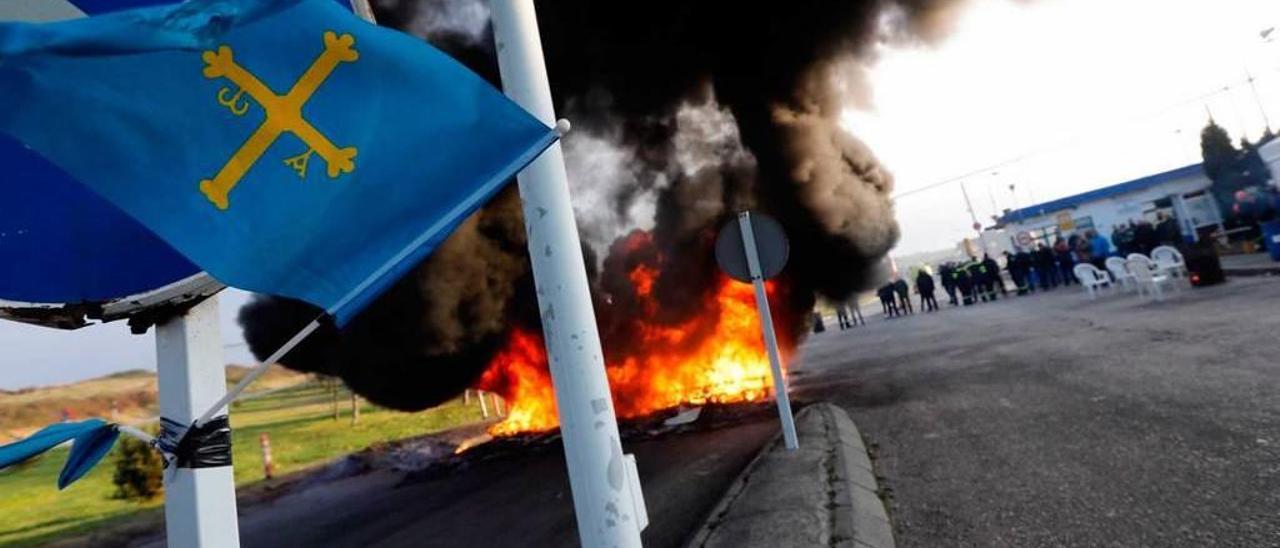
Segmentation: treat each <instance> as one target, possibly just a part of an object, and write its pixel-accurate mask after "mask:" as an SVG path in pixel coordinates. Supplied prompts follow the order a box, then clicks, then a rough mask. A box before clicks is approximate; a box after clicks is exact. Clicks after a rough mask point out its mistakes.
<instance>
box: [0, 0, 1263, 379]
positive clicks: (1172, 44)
mask: <svg viewBox="0 0 1280 548" xmlns="http://www.w3.org/2000/svg"><path fill="white" fill-rule="evenodd" d="M1274 26H1280V2H1277V1H1276V0H1123V1H1117V0H1034V1H1031V2H1012V1H1010V0H973V4H972V6H971V7H970V9H968V10H967V11H965V12H963V14H962V16H961V17H960V19H959V20H958V21H957V22H956V27H955V30H954V32H953V33H952V34H951V35H950V36H949V38H947V39H946V40H944V41H942V42H940V43H938V44H933V45H930V46H922V45H917V46H896V47H886V48H884V49H883V50H882V51H881V52H880V55H879V58H878V62H877V63H876V64H875V66H874V67H873V68H872V69H871V74H870V84H871V86H872V93H873V101H872V103H871V105H870V106H869V107H868V108H863V109H851V110H848V111H847V112H846V113H845V117H844V122H845V127H846V128H847V129H849V130H850V131H851V132H852V133H854V134H855V135H858V136H859V137H861V138H863V139H864V140H865V141H867V142H868V144H870V145H871V147H872V148H873V150H875V151H876V153H877V154H878V155H879V156H880V158H881V160H882V161H883V162H884V163H885V164H886V165H887V166H888V168H889V169H890V170H891V171H893V172H894V174H895V177H896V185H897V191H896V194H897V195H898V198H896V199H895V206H896V209H897V217H898V220H899V223H900V224H901V226H902V239H901V241H900V243H899V245H898V247H897V248H896V249H895V250H894V252H893V253H894V254H895V255H902V254H909V253H915V252H921V251H932V250H938V249H944V248H950V247H952V246H954V245H955V244H956V243H957V242H958V241H959V240H960V239H961V238H963V237H964V236H966V235H967V234H968V233H969V232H970V225H971V224H972V221H971V220H970V216H969V213H968V211H967V209H966V208H965V205H964V199H963V197H962V195H961V190H960V189H961V187H960V185H959V182H960V181H963V182H964V184H965V188H967V189H968V191H969V195H970V198H971V199H972V201H973V206H974V209H975V213H976V215H977V216H978V217H979V219H980V220H981V221H983V222H987V223H989V221H990V217H991V215H992V213H993V212H998V211H1000V210H1001V209H1003V208H1008V207H1025V206H1028V205H1032V204H1034V203H1039V202H1044V201H1048V200H1051V199H1054V198H1058V197H1062V196H1067V195H1070V194H1075V193H1078V192H1083V191H1086V190H1090V189H1093V188H1098V187H1102V186H1107V185H1110V184H1114V183H1119V182H1123V181H1126V180H1130V179H1133V178H1137V177H1141V176H1144V175H1149V174H1152V173H1156V172H1158V171H1162V170H1166V169H1171V168H1174V167H1180V166H1184V165H1188V164H1192V163H1196V162H1197V161H1198V155H1199V148H1198V146H1199V145H1198V142H1199V132H1200V129H1201V128H1202V127H1203V126H1204V124H1205V122H1206V119H1207V116H1208V114H1207V112H1211V113H1212V115H1213V116H1214V118H1215V119H1216V120H1217V121H1218V123H1219V124H1221V125H1223V126H1224V127H1225V128H1226V129H1227V130H1228V131H1229V132H1230V133H1231V134H1232V135H1233V137H1235V138H1237V139H1238V138H1239V137H1240V136H1241V135H1242V134H1245V135H1248V136H1249V137H1250V138H1257V136H1258V135H1259V134H1260V133H1261V132H1262V128H1263V127H1264V122H1263V114H1262V113H1261V112H1260V109H1259V102H1261V107H1262V111H1265V112H1266V114H1267V116H1269V117H1270V118H1271V120H1272V121H1273V122H1272V126H1273V127H1280V36H1278V37H1277V38H1275V39H1274V40H1273V41H1272V42H1269V43H1268V42H1264V41H1263V40H1262V38H1261V37H1260V36H1259V32H1260V31H1262V30H1263V29H1266V28H1268V27H1274ZM1277 35H1280V31H1277ZM1246 71H1247V72H1249V73H1252V74H1253V75H1254V76H1255V78H1256V82H1255V84H1256V87H1257V90H1258V94H1257V99H1255V96H1254V94H1253V93H1252V92H1251V90H1250V88H1249V86H1248V85H1247V84H1246V83H1245V79H1246ZM1206 109H1207V111H1206ZM1012 159H1017V161H1012V162H1011V161H1010V160H1012ZM961 176H963V177H961ZM1011 184H1012V185H1014V191H1012V192H1011V191H1010V189H1009V185H1011ZM926 188H927V189H928V190H922V191H921V190H919V189H926ZM219 298H220V308H221V325H222V339H223V343H224V344H223V351H224V353H225V356H226V359H227V361H228V363H250V362H251V356H249V353H248V352H247V350H246V348H245V346H244V343H243V339H242V337H241V334H240V329H239V327H238V326H237V325H236V323H235V316H236V312H237V311H238V310H239V307H240V306H241V305H242V304H243V303H244V302H245V301H246V300H247V298H248V295H247V294H246V293H244V292H241V291H236V290H227V291H224V292H223V293H222V294H221V295H220V297H219ZM154 344H155V342H154V337H153V336H152V334H151V333H148V334H146V335H140V336H139V335H131V334H129V331H128V327H127V326H126V325H124V324H123V323H119V322H117V323H113V324H107V325H98V326H92V327H88V328H84V329H81V330H77V331H69V332H67V331H57V330H52V329H46V328H40V327H33V326H27V325H22V324H17V323H13V322H0V388H4V389H14V388H21V387H26V386H33V385H46V384H55V383H66V382H72V381H76V380H80V379H85V378H91V377H95V376H99V375H102V374H106V373H110V372H113V371H119V370H124V369H139V368H140V369H155V359H154Z"/></svg>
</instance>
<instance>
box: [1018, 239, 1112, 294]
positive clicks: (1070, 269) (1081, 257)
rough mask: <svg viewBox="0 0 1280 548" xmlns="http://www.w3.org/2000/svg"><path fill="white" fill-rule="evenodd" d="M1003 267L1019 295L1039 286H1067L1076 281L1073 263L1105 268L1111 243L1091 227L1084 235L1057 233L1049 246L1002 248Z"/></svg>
mask: <svg viewBox="0 0 1280 548" xmlns="http://www.w3.org/2000/svg"><path fill="white" fill-rule="evenodd" d="M1004 255H1005V268H1006V269H1007V270H1008V271H1009V278H1010V279H1012V280H1013V285H1015V286H1017V288H1018V294H1019V295H1026V294H1027V293H1034V292H1035V291H1036V288H1037V287H1039V288H1040V290H1041V291H1048V290H1050V289H1054V288H1056V287H1058V286H1060V285H1063V286H1067V285H1071V284H1074V283H1079V280H1077V279H1076V275H1075V267H1076V265H1078V264H1081V263H1089V264H1092V265H1093V266H1095V267H1097V268H1098V269H1099V270H1105V269H1106V264H1105V261H1106V259H1107V257H1109V256H1110V255H1111V244H1110V243H1109V242H1107V239H1106V238H1103V237H1102V236H1100V235H1099V234H1098V233H1097V232H1096V231H1094V230H1088V231H1086V232H1085V233H1084V235H1080V234H1072V235H1071V236H1070V237H1069V238H1066V239H1063V238H1062V237H1058V238H1057V239H1056V240H1054V242H1053V247H1049V246H1047V245H1045V244H1040V245H1039V246H1037V247H1036V248H1035V249H1032V250H1027V249H1024V248H1022V247H1018V248H1016V250H1015V251H1014V252H1007V251H1006V252H1005V254H1004Z"/></svg>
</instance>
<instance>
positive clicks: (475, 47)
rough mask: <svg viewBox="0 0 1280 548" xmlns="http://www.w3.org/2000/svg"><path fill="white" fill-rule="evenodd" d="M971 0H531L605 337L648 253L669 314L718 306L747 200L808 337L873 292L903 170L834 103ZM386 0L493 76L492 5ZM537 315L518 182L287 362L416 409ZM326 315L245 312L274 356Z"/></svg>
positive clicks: (468, 379)
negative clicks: (776, 224) (719, 246)
mask: <svg viewBox="0 0 1280 548" xmlns="http://www.w3.org/2000/svg"><path fill="white" fill-rule="evenodd" d="M963 1H964V0H829V1H818V0H792V1H790V2H785V3H773V2H769V3H764V2H741V1H728V0H703V1H688V0H651V1H648V2H601V1H598V0H542V1H539V2H537V8H538V14H539V23H540V26H541V31H542V36H543V41H544V48H545V52H546V56H547V63H548V70H549V73H550V75H551V79H552V89H553V92H554V94H555V99H556V106H557V111H558V112H560V113H561V114H563V115H564V116H566V117H568V118H570V119H571V120H572V121H573V123H574V128H575V130H574V132H573V133H571V134H570V135H569V136H568V138H567V139H566V140H565V143H564V147H565V151H566V157H567V162H568V164H569V168H570V176H571V179H572V181H573V185H574V189H573V190H574V196H575V206H576V207H577V208H578V209H579V211H578V213H579V223H580V229H581V230H582V232H583V240H584V243H585V244H586V248H585V251H586V252H587V253H588V254H589V256H588V264H589V266H590V267H592V268H594V267H596V266H597V265H599V267H600V271H599V273H596V272H593V273H592V280H593V285H594V290H595V297H596V301H597V311H598V313H599V315H600V321H601V324H602V326H603V329H602V334H603V337H604V344H605V347H606V352H609V350H610V347H611V346H614V347H618V346H625V341H624V340H623V338H625V336H626V333H625V330H621V332H619V331H618V330H614V329H611V328H610V326H614V325H625V324H626V318H627V317H628V316H629V315H630V312H631V310H630V309H629V307H631V306H638V304H637V303H636V299H635V298H634V288H631V287H630V283H631V282H630V280H629V279H628V278H627V274H628V273H629V272H630V269H631V268H633V267H634V266H635V265H636V264H648V265H653V266H657V267H659V268H660V271H661V275H660V277H659V278H658V279H657V281H656V283H655V285H654V289H653V295H654V297H655V298H656V299H657V301H658V303H659V307H660V308H659V310H661V311H662V318H661V319H662V321H670V322H673V323H674V322H681V321H683V320H685V319H687V318H688V317H689V316H690V315H693V314H698V313H700V312H702V310H701V307H700V303H701V302H702V300H701V299H700V298H699V297H701V296H703V295H705V293H706V292H707V291H709V290H710V288H711V287H712V285H713V283H714V281H715V279H716V276H717V274H716V270H715V265H714V262H713V259H712V255H711V253H710V246H711V242H712V241H713V239H714V235H715V229H716V228H717V227H718V225H719V224H720V223H722V222H723V221H724V220H726V219H728V218H729V217H730V216H731V215H732V213H733V212H734V211H737V210H739V209H741V208H745V207H754V208H757V209H760V210H763V211H766V212H768V213H770V214H772V215H774V216H775V217H777V218H778V219H779V220H780V221H781V222H782V224H783V225H784V227H785V228H786V230H787V232H788V234H789V235H790V237H791V241H792V255H791V257H792V259H791V263H790V265H789V266H788V269H787V271H786V273H785V274H784V276H785V283H786V285H787V287H788V289H789V291H788V292H787V294H788V295H789V302H788V303H787V306H786V307H784V310H782V311H781V314H780V318H779V319H780V321H785V322H790V323H791V324H792V325H791V327H793V328H796V329H792V331H793V332H801V331H802V329H801V328H798V327H802V326H800V325H799V324H801V323H802V322H803V321H804V319H803V318H804V317H805V316H806V313H807V311H808V310H809V309H810V308H811V307H812V305H813V302H814V300H815V299H816V297H817V296H825V297H829V298H835V299H841V298H846V297H848V296H849V295H850V294H851V293H852V292H853V291H855V290H858V289H861V288H862V287H863V286H864V285H865V284H866V283H867V282H868V278H869V277H870V276H871V269H872V268H873V266H874V265H875V264H876V263H877V262H878V261H879V259H881V258H882V257H883V256H884V254H885V253H887V252H888V250H889V249H890V248H891V247H892V245H893V244H894V242H895V241H896V239H897V236H898V228H897V224H896V222H895V221H894V217H893V208H892V204H891V202H890V200H889V194H890V191H891V189H892V187H893V179H892V176H891V175H890V174H889V173H888V171H887V170H886V169H885V168H884V167H883V166H881V165H880V163H879V162H878V161H877V160H876V158H875V157H874V155H873V154H872V153H871V152H870V150H869V149H868V148H867V147H866V146H865V145H864V144H863V143H862V142H861V141H859V140H858V139H856V138H855V137H854V136H852V135H850V134H848V133H847V132H846V131H845V130H844V129H842V128H841V125H840V114H841V112H842V111H843V110H844V109H845V108H846V107H848V106H855V105H861V106H866V105H867V104H869V102H870V93H869V91H868V90H867V88H866V87H865V86H864V83H863V79H864V71H865V69H866V67H867V66H868V64H869V63H870V62H872V61H873V57H874V49H875V47H876V46H877V45H878V44H881V43H884V42H886V41H904V40H922V41H930V40H933V39H935V38H937V37H939V36H940V35H942V34H943V33H944V32H945V30H946V28H945V27H946V25H947V24H948V22H949V21H950V20H951V12H952V11H953V10H955V9H957V6H959V5H960V4H961V3H962V2H963ZM376 8H377V16H378V19H379V23H380V24H383V25H386V26H391V27H396V28H400V29H403V30H406V31H407V32H412V33H415V34H418V35H419V36H423V37H425V38H426V39H428V40H429V41H431V42H432V43H433V44H435V45H436V46H437V47H440V48H442V49H444V50H445V51H447V52H449V53H450V54H451V55H453V56H454V57H456V58H458V59H459V60H461V61H462V62H464V63H466V64H467V65H468V66H469V67H471V68H472V69H473V70H475V71H476V72H477V73H479V74H481V75H482V76H484V77H486V78H488V79H489V80H490V81H492V82H495V83H496V82H497V80H498V78H497V66H496V61H495V60H494V56H493V52H492V43H493V41H492V31H491V28H490V27H489V26H488V24H487V15H488V9H487V5H486V4H485V3H484V2H482V1H478V0H420V1H412V0H384V1H382V2H380V3H379V4H378V5H377V6H376ZM636 228H639V229H643V230H646V231H648V232H649V233H650V236H649V238H650V239H649V240H647V244H646V245H644V246H635V245H627V242H626V241H625V240H622V239H620V238H623V237H625V236H626V235H628V234H629V233H631V231H632V230H634V229H636ZM633 238H634V235H633ZM615 239H618V240H617V242H615ZM595 254H599V258H600V261H597V260H596V255H595ZM633 254H634V255H633ZM629 295H630V296H631V297H628V296H629ZM535 312H536V307H535V303H534V298H533V294H532V283H531V278H530V274H529V266H528V262H527V259H526V258H525V240H524V232H523V229H522V219H521V217H520V210H519V207H518V201H517V198H516V196H515V195H514V192H512V191H511V189H509V190H508V192H505V193H503V194H502V195H501V196H500V197H499V198H498V199H496V200H495V201H494V203H492V204H490V205H489V206H488V207H486V209H485V210H483V211H481V212H480V213H478V214H477V215H476V217H474V218H472V219H471V220H469V221H468V222H467V223H466V224H465V225H464V226H463V227H462V228H461V229H460V230H459V231H458V232H457V233H456V234H455V235H454V236H452V237H451V238H450V239H449V240H448V242H447V243H446V244H445V245H444V246H443V247H442V248H441V249H440V250H439V251H437V252H436V253H435V254H434V255H433V256H432V257H430V258H429V259H428V260H426V261H425V262H424V263H423V264H422V265H421V266H419V267H418V268H417V269H416V270H415V271H414V272H413V273H412V274H411V275H410V276H408V277H407V278H406V279H405V280H403V281H401V282H400V283H399V284H398V285H397V286H396V287H395V288H394V289H393V290H392V291H390V292H389V293H388V294H387V295H385V296H383V297H382V298H380V299H378V300H377V301H376V302H375V303H374V304H373V305H371V306H370V307H369V308H368V309H367V311H365V312H364V313H363V314H362V315H361V316H360V317H359V318H357V319H356V320H355V321H354V322H353V323H352V324H351V325H350V326H349V327H348V328H347V329H346V330H344V331H343V332H342V333H337V332H335V331H334V330H328V331H327V332H324V333H321V334H319V335H317V336H313V337H312V339H311V340H310V341H309V342H308V343H306V344H304V345H303V346H302V347H301V348H299V349H298V350H297V351H295V352H294V353H293V354H291V355H290V356H287V357H286V358H285V360H283V361H284V363H285V364H286V365H288V366H290V367H292V368H295V369H301V370H306V371H317V372H324V373H329V374H337V375H341V376H342V378H343V379H344V380H346V382H347V383H348V384H349V385H350V386H352V388H354V389H355V390H356V391H358V392H361V393H362V394H364V395H366V396H367V397H369V398H370V399H371V400H373V401H375V402H378V403H381V404H383V405H388V406H391V407H395V408H400V409H421V408H424V407H427V406H431V405H434V404H437V403H439V402H441V401H443V400H444V399H447V398H449V397H451V396H453V395H456V394H457V393H458V392H460V391H461V390H462V389H463V388H464V387H466V386H469V385H470V384H471V383H473V382H474V381H475V380H476V378H477V377H478V376H479V374H480V373H481V372H482V370H483V367H484V366H485V364H486V363H487V362H488V360H489V359H490V358H491V357H492V355H493V353H494V352H495V351H496V349H497V348H498V347H499V345H500V344H501V343H502V341H503V340H505V338H506V336H507V334H508V332H509V330H510V329H511V328H512V327H513V326H521V327H525V328H533V329H536V327H537V323H536V318H537V316H536V315H535ZM315 313H316V311H315V310H313V309H311V308H310V307H308V306H306V305H303V304H301V303H297V302H293V301H288V300H284V299H273V298H263V299H260V300H257V301H255V302H253V303H251V304H250V305H249V306H247V307H246V308H245V309H244V310H243V311H242V313H241V316H240V319H241V323H242V324H243V325H244V326H245V329H246V337H247V338H248V341H249V344H250V347H251V349H252V350H253V352H254V353H255V354H256V355H258V356H259V357H262V356H263V355H265V354H267V353H269V352H271V351H272V350H273V349H274V348H275V347H276V346H277V345H278V344H280V343H281V342H283V341H284V340H285V339H287V338H288V337H289V336H291V335H292V334H293V333H294V332H295V331H296V330H297V329H298V328H300V327H301V326H302V325H304V324H305V323H306V322H307V321H309V320H310V319H311V318H312V317H314V314H315Z"/></svg>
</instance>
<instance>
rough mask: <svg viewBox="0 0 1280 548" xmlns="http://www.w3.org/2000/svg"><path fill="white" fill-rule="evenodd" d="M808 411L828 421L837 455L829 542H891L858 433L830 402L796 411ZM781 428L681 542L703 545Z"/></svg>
mask: <svg viewBox="0 0 1280 548" xmlns="http://www.w3.org/2000/svg"><path fill="white" fill-rule="evenodd" d="M810 413H821V414H822V415H823V416H824V417H825V419H826V421H825V422H826V423H827V425H828V426H829V428H828V432H829V436H830V437H829V439H828V443H830V444H831V445H833V446H834V447H833V452H834V453H835V456H836V461H837V462H836V463H835V467H836V470H835V473H836V477H837V480H838V482H837V483H838V485H837V492H836V496H837V497H838V500H840V501H841V503H839V504H838V505H837V507H836V508H833V509H832V511H833V512H834V516H833V517H834V520H833V521H834V523H833V524H832V525H833V529H832V531H831V534H832V543H833V544H834V545H835V546H840V547H851V548H894V546H895V541H894V538H893V525H892V524H891V523H890V521H889V518H888V514H887V512H886V509H885V506H884V501H883V500H881V498H880V491H879V486H878V483H877V481H876V477H875V470H874V468H873V466H872V464H871V457H870V455H869V454H868V452H867V448H866V444H865V442H864V441H863V439H862V435H861V433H860V432H859V431H858V428H857V426H856V425H854V423H853V419H852V418H850V417H849V414H848V413H846V412H845V411H844V410H843V409H841V408H839V407H837V406H835V405H833V404H830V403H819V404H814V405H810V406H807V407H805V408H804V409H801V410H800V412H799V413H797V415H796V419H797V422H799V419H800V417H802V416H805V415H807V414H810ZM781 443H782V433H781V432H779V433H778V434H775V435H774V436H773V438H772V439H770V440H769V442H768V443H765V444H764V446H763V447H761V448H760V452H759V453H757V454H756V456H755V457H753V458H752V459H751V462H749V463H747V465H746V466H745V467H744V468H743V469H742V472H740V473H739V474H738V476H737V477H736V478H734V480H733V482H732V483H731V484H730V485H729V488H728V489H727V490H725V494H724V496H722V497H721V498H720V501H719V502H718V503H716V506H715V508H714V509H713V510H712V511H711V513H710V514H708V515H707V518H706V519H705V520H704V521H703V524H702V527H700V528H699V529H698V531H697V533H695V534H694V535H693V536H692V537H690V540H689V542H688V543H687V544H685V546H686V547H687V548H695V547H701V546H705V545H706V544H707V542H708V540H710V538H711V535H712V534H713V532H714V531H715V529H716V527H717V526H718V525H719V524H720V522H721V520H722V519H723V518H724V517H725V516H726V515H727V514H728V513H729V510H730V509H731V508H732V507H733V504H734V502H736V501H737V500H738V498H739V497H741V496H742V493H743V491H745V490H746V489H747V486H748V485H749V484H750V483H751V477H752V475H754V474H755V473H756V471H757V469H758V468H759V466H760V463H761V462H762V461H764V459H765V457H766V456H767V455H768V454H769V453H770V452H772V451H773V450H775V449H777V448H779V447H780V445H781Z"/></svg>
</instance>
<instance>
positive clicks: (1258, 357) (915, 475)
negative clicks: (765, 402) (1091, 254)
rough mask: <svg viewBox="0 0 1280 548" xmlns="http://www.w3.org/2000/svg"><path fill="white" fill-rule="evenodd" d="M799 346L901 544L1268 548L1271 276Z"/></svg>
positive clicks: (876, 325) (1271, 527) (1021, 305)
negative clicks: (860, 455) (869, 452)
mask: <svg viewBox="0 0 1280 548" xmlns="http://www.w3.org/2000/svg"><path fill="white" fill-rule="evenodd" d="M943 306H944V308H943V310H942V311H941V312H939V313H935V314H932V315H917V316H914V317H908V318H904V319H895V320H885V319H883V318H881V317H878V316H877V317H870V316H869V317H868V318H867V319H868V320H869V323H870V324H871V325H869V326H867V327H865V328H857V329H855V330H851V331H845V332H841V331H838V330H835V331H830V330H829V331H827V332H826V333H824V334H821V335H817V336H815V337H813V338H811V339H810V340H809V341H808V342H807V343H806V345H805V347H804V351H803V358H802V360H801V363H800V364H799V365H798V366H797V368H796V371H795V372H794V374H793V388H794V389H795V390H796V391H798V392H799V393H800V394H801V395H802V396H804V397H806V398H808V399H818V398H822V399H830V400H832V401H834V402H835V403H837V404H838V405H840V406H842V407H844V408H845V409H847V410H848V411H849V412H850V414H851V416H852V417H853V419H854V421H855V422H857V424H858V427H859V428H860V429H861V430H862V432H863V435H864V436H865V437H866V438H867V440H868V441H869V442H871V443H873V444H875V447H874V448H873V450H874V452H876V456H877V458H878V471H879V473H880V475H882V476H883V480H882V483H881V485H882V486H884V487H887V488H888V489H890V490H891V507H890V511H889V513H890V516H891V519H892V520H893V521H894V524H895V530H896V534H897V538H898V542H899V546H922V547H940V546H947V547H951V546H984V547H986V546H993V547H995V546H1178V547H1189V546H1280V383H1278V382H1277V381H1280V344H1277V340H1278V339H1280V280H1278V279H1276V278H1254V279H1243V278H1241V279H1237V280H1233V281H1231V282H1229V283H1227V284H1225V285H1221V286H1217V287H1213V288H1205V289H1196V290H1190V289H1188V290H1186V291H1183V292H1181V293H1180V294H1175V295H1173V296H1171V298H1170V299H1169V301H1168V302H1166V303H1158V304H1157V303H1142V302H1141V301H1139V299H1138V298H1137V297H1136V296H1133V295H1112V296H1105V297H1103V298H1101V299H1099V300H1098V301H1093V302H1091V301H1088V300H1087V299H1086V298H1085V297H1084V295H1083V293H1082V292H1081V291H1080V290H1079V289H1077V288H1074V287H1073V288H1070V289H1069V290H1063V289H1059V290H1057V291H1054V292H1051V293H1048V294H1038V295H1036V296H1031V297H1022V298H1013V299H1007V300H1001V301H999V302H997V303H991V304H986V305H980V306H976V307H971V308H967V309H951V308H950V307H948V306H947V305H945V304H944V305H943Z"/></svg>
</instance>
